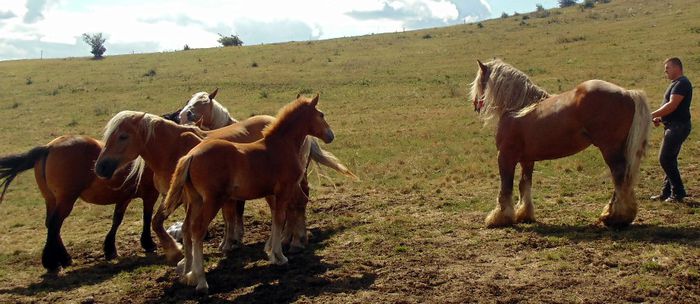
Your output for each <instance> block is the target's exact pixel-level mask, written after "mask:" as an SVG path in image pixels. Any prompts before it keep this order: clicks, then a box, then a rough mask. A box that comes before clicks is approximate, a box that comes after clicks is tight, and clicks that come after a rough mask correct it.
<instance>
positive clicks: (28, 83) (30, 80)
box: [26, 77, 34, 85]
mask: <svg viewBox="0 0 700 304" xmlns="http://www.w3.org/2000/svg"><path fill="white" fill-rule="evenodd" d="M32 83H34V81H32V77H27V82H26V84H27V85H30V84H32Z"/></svg>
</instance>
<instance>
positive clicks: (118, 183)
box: [0, 135, 158, 272]
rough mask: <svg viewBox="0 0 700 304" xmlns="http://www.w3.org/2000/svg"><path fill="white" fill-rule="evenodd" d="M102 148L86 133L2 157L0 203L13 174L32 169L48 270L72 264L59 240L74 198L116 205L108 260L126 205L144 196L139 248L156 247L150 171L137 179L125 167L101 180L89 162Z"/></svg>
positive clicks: (114, 254) (106, 252)
mask: <svg viewBox="0 0 700 304" xmlns="http://www.w3.org/2000/svg"><path fill="white" fill-rule="evenodd" d="M102 147H103V145H102V143H101V142H99V141H97V140H96V139H93V138H90V137H87V136H68V135H64V136H60V137H58V138H56V139H54V140H52V141H51V142H49V143H48V144H46V145H43V146H37V147H35V148H33V149H31V150H29V151H28V152H25V153H18V154H13V155H7V156H3V157H0V179H1V180H2V182H1V183H0V186H3V190H2V194H1V195H0V202H2V200H3V198H4V197H5V192H6V191H7V188H8V187H9V186H10V184H11V183H12V181H13V180H14V178H15V177H17V175H18V174H20V173H21V172H23V171H26V170H29V169H32V168H34V177H35V178H36V183H37V186H38V187H39V190H40V191H41V194H42V196H43V197H44V200H45V202H46V222H45V224H46V228H47V229H48V233H47V237H46V244H45V246H44V250H43V252H42V256H41V262H42V265H43V266H44V268H46V269H47V270H48V271H51V272H53V271H58V270H59V269H60V267H61V266H63V267H68V266H70V265H71V263H72V259H71V256H70V255H69V254H68V251H67V250H66V248H65V246H64V245H63V240H62V239H61V226H62V225H63V221H64V220H65V219H66V217H68V216H69V215H70V213H71V211H72V210H73V205H74V204H75V201H76V200H77V199H78V197H80V198H81V199H82V200H83V201H85V202H87V203H91V204H96V205H109V204H116V207H115V208H114V215H113V216H112V227H111V228H110V230H109V232H108V233H107V237H105V240H104V247H103V249H104V256H105V258H106V259H108V260H110V259H113V258H115V257H117V248H116V245H115V238H116V234H117V229H118V228H119V225H120V224H121V222H122V219H123V218H124V212H125V211H126V207H127V206H128V205H129V202H131V200H132V199H134V198H141V199H142V200H143V229H142V231H141V247H143V249H144V250H145V251H147V252H152V251H154V250H155V249H156V244H155V243H154V242H153V239H152V238H151V231H150V228H149V227H150V226H151V216H152V215H153V206H154V205H155V202H156V200H157V199H158V192H157V191H156V190H155V188H154V187H153V180H152V178H151V176H152V175H150V174H149V173H150V170H149V169H148V168H144V170H145V171H144V175H143V178H140V180H139V176H138V175H136V174H131V175H127V173H128V172H127V171H128V170H123V171H121V172H119V173H118V174H117V175H116V176H115V178H113V179H111V180H103V179H99V178H97V177H96V176H95V173H94V172H93V166H94V163H95V160H96V159H97V156H98V155H99V153H100V151H101V150H102ZM127 166H128V165H127ZM134 173H137V172H136V171H134Z"/></svg>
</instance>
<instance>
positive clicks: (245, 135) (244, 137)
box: [207, 115, 275, 143]
mask: <svg viewBox="0 0 700 304" xmlns="http://www.w3.org/2000/svg"><path fill="white" fill-rule="evenodd" d="M273 121H275V118H274V117H273V116H268V115H256V116H252V117H250V118H248V119H245V120H243V121H240V122H237V123H234V124H231V125H228V126H226V127H223V128H221V129H216V130H213V131H210V132H208V133H207V138H216V139H223V140H228V141H232V142H237V143H251V142H254V141H256V140H259V139H261V138H262V137H263V135H262V131H263V130H264V129H265V127H267V126H268V125H269V124H271V123H272V122H273Z"/></svg>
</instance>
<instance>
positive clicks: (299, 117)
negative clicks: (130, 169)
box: [156, 95, 335, 293]
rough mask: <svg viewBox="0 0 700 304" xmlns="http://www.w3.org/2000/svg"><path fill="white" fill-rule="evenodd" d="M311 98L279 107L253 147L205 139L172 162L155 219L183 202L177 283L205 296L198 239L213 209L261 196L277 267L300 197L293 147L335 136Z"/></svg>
mask: <svg viewBox="0 0 700 304" xmlns="http://www.w3.org/2000/svg"><path fill="white" fill-rule="evenodd" d="M318 100H319V96H318V95H316V97H314V98H313V99H309V98H304V97H301V96H299V97H297V99H296V100H294V101H292V102H291V103H289V104H288V105H286V106H284V107H283V108H282V109H281V110H280V111H279V113H278V114H277V119H276V120H275V122H274V123H272V124H271V125H269V126H268V127H266V128H265V130H264V131H263V138H261V139H260V140H258V141H255V142H253V143H235V142H229V141H225V140H218V139H211V140H205V141H202V142H201V143H200V144H198V145H197V146H196V147H194V148H193V149H192V150H190V152H188V153H187V155H185V156H184V157H182V158H181V159H180V160H179V161H178V164H177V167H176V169H175V173H173V178H172V180H171V184H170V189H169V190H168V194H167V196H166V198H165V201H164V202H163V204H161V206H160V207H159V208H158V211H157V212H156V213H157V215H156V216H158V215H160V214H161V213H162V214H163V217H164V218H167V217H168V216H169V215H170V214H171V213H172V212H174V210H175V208H176V207H177V205H178V203H179V202H181V201H184V203H185V204H186V210H187V213H186V216H185V222H184V224H183V234H184V235H183V238H184V242H183V243H184V259H183V260H182V261H180V263H178V271H181V272H180V273H181V274H183V275H184V276H183V277H182V281H183V283H185V284H187V285H191V286H196V289H195V290H196V292H198V293H206V292H207V291H208V288H209V285H208V283H207V281H206V278H205V275H204V264H203V248H202V246H203V244H202V241H203V238H204V236H205V233H206V231H207V227H208V226H209V223H210V222H211V220H212V219H213V218H214V216H215V215H216V214H217V213H218V210H219V209H220V208H221V207H223V206H224V205H225V204H227V203H228V202H230V201H234V200H250V199H257V198H263V197H264V198H265V199H266V200H267V202H268V205H269V207H270V210H271V213H272V233H271V235H270V238H269V239H268V241H267V243H266V245H265V251H266V252H267V253H268V256H269V258H270V262H271V263H273V264H278V265H282V264H285V263H287V257H285V256H284V253H283V252H282V247H281V246H282V245H281V237H282V225H284V221H285V217H286V211H287V205H288V204H290V203H291V202H293V201H294V200H295V198H296V197H297V196H299V195H304V193H303V191H302V189H301V187H300V184H299V181H300V180H301V179H302V178H303V176H304V173H305V170H306V168H305V164H304V163H302V162H300V161H299V159H300V155H299V153H300V151H299V146H301V145H302V143H303V142H304V140H305V139H306V137H307V136H309V135H310V136H314V137H317V138H320V139H321V140H323V141H324V142H325V143H330V142H332V141H333V139H334V137H335V135H334V133H333V131H332V130H331V128H330V126H329V125H328V123H327V122H326V121H325V119H324V115H323V113H322V112H320V111H319V110H318V109H317V108H316V106H317V105H318Z"/></svg>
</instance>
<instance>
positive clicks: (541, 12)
mask: <svg viewBox="0 0 700 304" xmlns="http://www.w3.org/2000/svg"><path fill="white" fill-rule="evenodd" d="M535 17H537V18H547V17H549V11H548V10H546V9H544V6H542V4H537V10H535Z"/></svg>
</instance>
